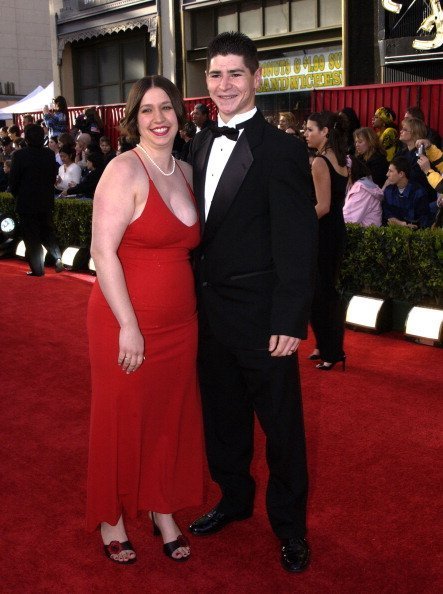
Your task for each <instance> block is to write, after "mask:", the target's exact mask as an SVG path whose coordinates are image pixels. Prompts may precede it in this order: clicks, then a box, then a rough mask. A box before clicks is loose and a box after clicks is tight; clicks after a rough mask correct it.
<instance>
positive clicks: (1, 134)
mask: <svg viewBox="0 0 443 594" xmlns="http://www.w3.org/2000/svg"><path fill="white" fill-rule="evenodd" d="M2 138H9V134H8V126H2V127H1V128H0V140H1V139H2Z"/></svg>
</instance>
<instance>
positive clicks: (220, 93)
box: [206, 54, 261, 123]
mask: <svg viewBox="0 0 443 594" xmlns="http://www.w3.org/2000/svg"><path fill="white" fill-rule="evenodd" d="M260 80H261V72H260V69H258V70H257V72H255V73H254V74H251V72H250V70H249V68H247V67H246V65H245V62H244V59H243V56H237V55H235V54H228V55H227V56H221V55H218V56H215V57H214V58H212V60H211V62H210V64H209V69H208V71H207V72H206V85H207V87H208V91H209V95H210V97H211V99H212V100H213V101H214V103H215V104H216V105H217V107H218V111H219V114H220V117H221V119H222V120H223V121H224V122H225V123H227V122H229V120H230V119H232V118H233V117H234V116H235V115H237V114H240V113H245V112H247V111H250V110H251V109H252V108H253V107H254V105H255V92H256V90H257V89H258V87H259V85H260Z"/></svg>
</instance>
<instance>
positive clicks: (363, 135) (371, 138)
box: [354, 128, 389, 188]
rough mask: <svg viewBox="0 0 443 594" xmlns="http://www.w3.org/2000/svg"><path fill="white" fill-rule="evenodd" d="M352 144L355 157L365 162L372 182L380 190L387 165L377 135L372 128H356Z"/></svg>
mask: <svg viewBox="0 0 443 594" xmlns="http://www.w3.org/2000/svg"><path fill="white" fill-rule="evenodd" d="M354 142H355V154H356V156H357V157H358V158H359V159H361V160H362V161H364V162H365V164H366V165H367V167H368V169H369V171H370V172H371V177H372V180H373V181H374V182H375V183H376V184H377V186H379V187H380V188H382V187H383V186H384V185H385V183H386V173H387V171H388V166H389V163H388V161H387V159H386V151H385V149H384V148H383V147H382V146H381V144H380V140H379V138H378V136H377V134H376V133H375V131H374V130H373V129H372V128H358V129H357V130H356V131H355V132H354Z"/></svg>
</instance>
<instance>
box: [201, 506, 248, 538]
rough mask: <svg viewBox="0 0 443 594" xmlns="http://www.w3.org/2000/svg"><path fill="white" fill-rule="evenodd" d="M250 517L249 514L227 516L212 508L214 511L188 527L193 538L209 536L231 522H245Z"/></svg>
mask: <svg viewBox="0 0 443 594" xmlns="http://www.w3.org/2000/svg"><path fill="white" fill-rule="evenodd" d="M251 515H252V514H251V513H246V514H242V515H236V516H228V515H226V514H224V513H223V512H221V511H218V509H217V508H216V507H214V509H211V511H209V512H208V513H207V514H205V515H204V516H202V517H201V518H198V520H195V522H192V524H191V525H190V526H189V530H190V531H191V532H192V534H194V535H195V536H207V535H209V534H215V533H216V532H218V531H219V530H221V529H222V528H224V527H225V526H226V525H227V524H230V523H231V522H238V521H240V520H246V519H247V518H250V517H251Z"/></svg>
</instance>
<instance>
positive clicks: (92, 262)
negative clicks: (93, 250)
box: [88, 258, 96, 272]
mask: <svg viewBox="0 0 443 594" xmlns="http://www.w3.org/2000/svg"><path fill="white" fill-rule="evenodd" d="M88 268H89V270H92V272H96V270H95V264H94V260H93V259H92V258H89V264H88Z"/></svg>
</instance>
